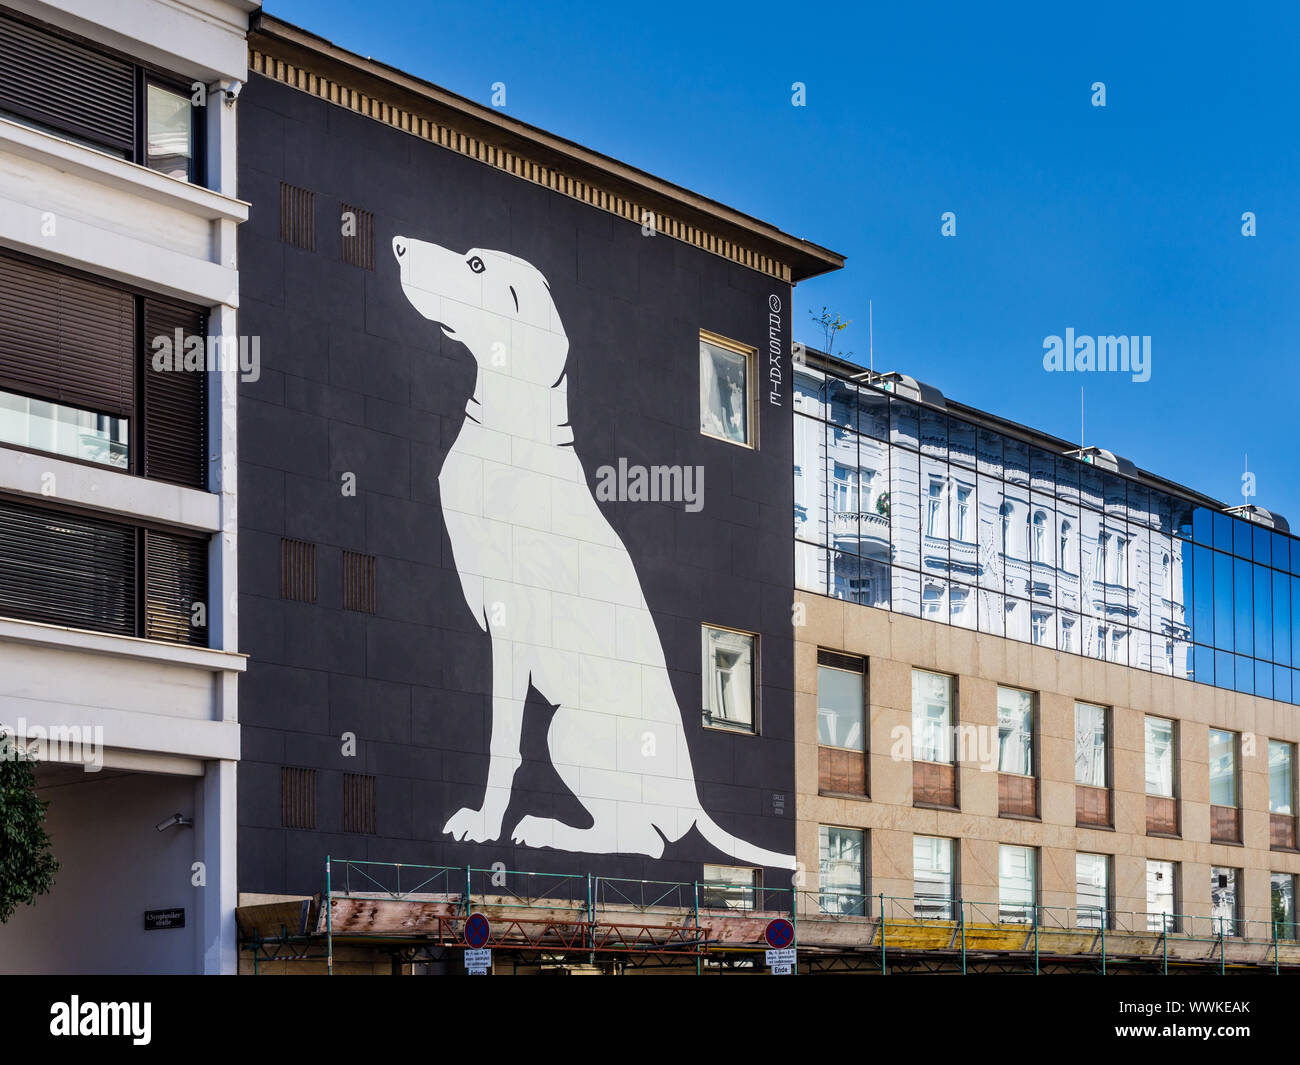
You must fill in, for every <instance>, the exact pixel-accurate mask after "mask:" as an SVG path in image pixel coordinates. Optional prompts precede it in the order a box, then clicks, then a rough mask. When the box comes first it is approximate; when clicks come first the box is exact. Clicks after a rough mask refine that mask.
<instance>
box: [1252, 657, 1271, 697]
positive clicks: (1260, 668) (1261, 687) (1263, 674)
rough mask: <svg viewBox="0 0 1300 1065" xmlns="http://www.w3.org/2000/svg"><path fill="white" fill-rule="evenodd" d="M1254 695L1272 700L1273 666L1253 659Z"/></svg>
mask: <svg viewBox="0 0 1300 1065" xmlns="http://www.w3.org/2000/svg"><path fill="white" fill-rule="evenodd" d="M1255 694H1256V695H1259V696H1262V697H1263V698H1265V699H1271V698H1273V666H1272V664H1271V663H1269V662H1261V661H1260V660H1259V659H1258V658H1257V659H1255Z"/></svg>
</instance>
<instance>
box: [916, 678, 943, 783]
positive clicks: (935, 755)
mask: <svg viewBox="0 0 1300 1065" xmlns="http://www.w3.org/2000/svg"><path fill="white" fill-rule="evenodd" d="M952 718H953V714H952V677H949V676H947V675H945V674H943V673H928V672H926V671H925V670H921V669H914V670H912V759H913V761H917V762H941V763H944V764H952V762H953V739H952V726H953V720H952Z"/></svg>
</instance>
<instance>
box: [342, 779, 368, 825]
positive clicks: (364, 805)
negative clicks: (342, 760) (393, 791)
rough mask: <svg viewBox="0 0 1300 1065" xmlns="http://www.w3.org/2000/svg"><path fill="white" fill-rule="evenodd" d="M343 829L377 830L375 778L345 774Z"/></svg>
mask: <svg viewBox="0 0 1300 1065" xmlns="http://www.w3.org/2000/svg"><path fill="white" fill-rule="evenodd" d="M343 831H344V832H371V833H373V832H374V831H375V778H374V777H369V776H362V775H361V774H360V773H344V774H343Z"/></svg>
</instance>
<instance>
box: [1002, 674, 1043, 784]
mask: <svg viewBox="0 0 1300 1065" xmlns="http://www.w3.org/2000/svg"><path fill="white" fill-rule="evenodd" d="M998 772H1000V773H1018V774H1019V775H1021V776H1027V777H1031V776H1033V775H1034V697H1033V695H1032V694H1031V693H1030V692H1024V691H1020V690H1018V689H1016V688H1003V687H1001V686H999V687H998Z"/></svg>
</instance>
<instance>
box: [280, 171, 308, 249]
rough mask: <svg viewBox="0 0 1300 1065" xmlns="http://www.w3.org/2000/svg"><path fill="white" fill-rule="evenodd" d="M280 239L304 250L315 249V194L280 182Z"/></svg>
mask: <svg viewBox="0 0 1300 1065" xmlns="http://www.w3.org/2000/svg"><path fill="white" fill-rule="evenodd" d="M280 239H281V240H282V241H284V242H285V243H286V244H292V245H293V246H294V247H295V248H302V249H303V250H304V251H315V250H316V194H315V193H314V192H310V191H308V190H307V189H300V188H298V186H297V185H290V184H288V183H287V182H284V181H281V182H280Z"/></svg>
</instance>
